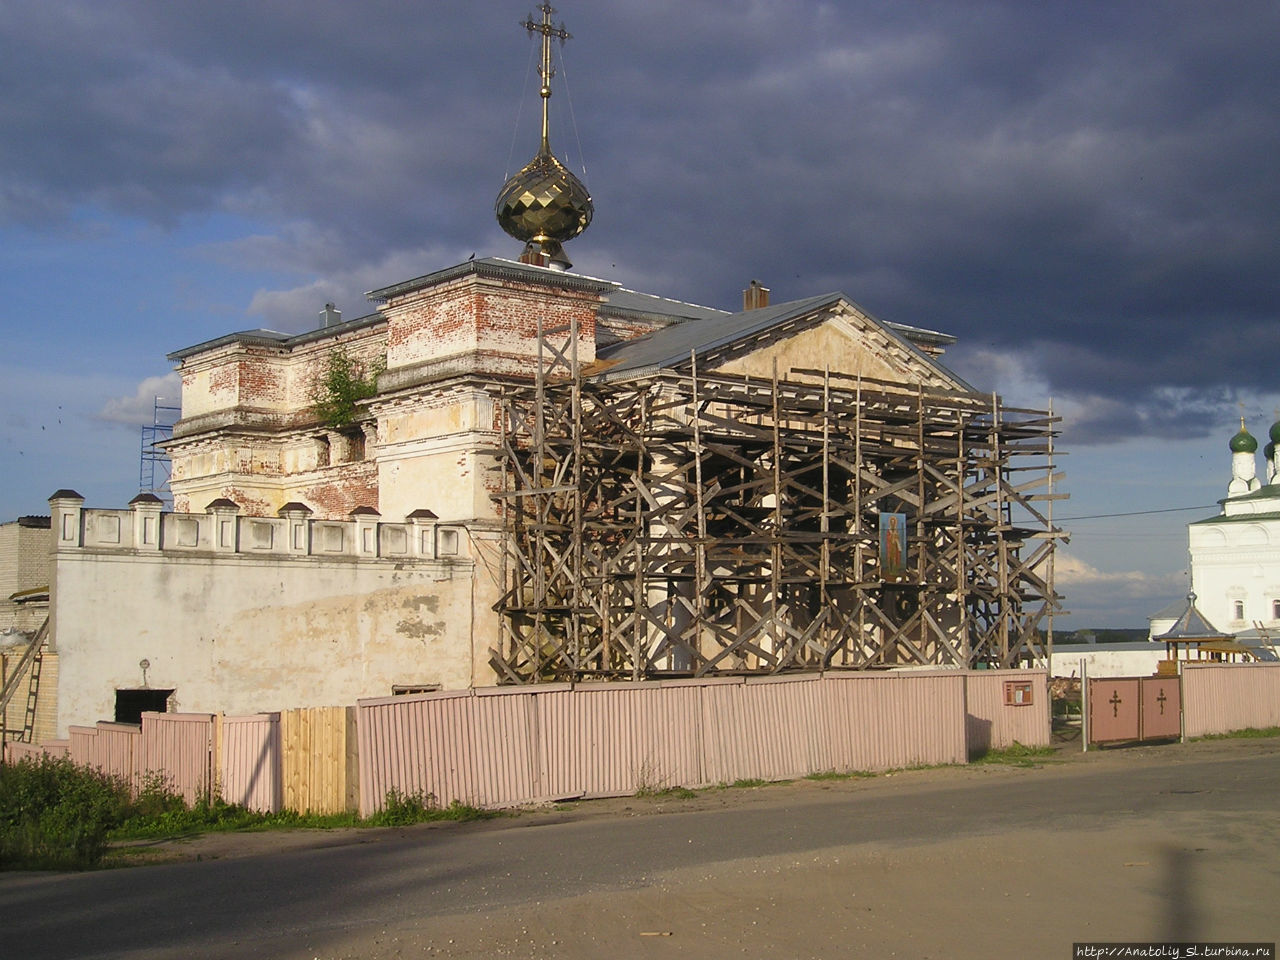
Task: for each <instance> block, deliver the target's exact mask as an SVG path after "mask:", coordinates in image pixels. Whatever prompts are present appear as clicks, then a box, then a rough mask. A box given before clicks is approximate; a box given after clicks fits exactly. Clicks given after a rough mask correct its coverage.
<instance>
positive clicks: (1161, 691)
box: [1156, 687, 1169, 717]
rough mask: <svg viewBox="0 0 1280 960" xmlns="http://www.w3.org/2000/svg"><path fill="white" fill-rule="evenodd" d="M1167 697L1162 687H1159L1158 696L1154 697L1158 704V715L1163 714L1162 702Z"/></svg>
mask: <svg viewBox="0 0 1280 960" xmlns="http://www.w3.org/2000/svg"><path fill="white" fill-rule="evenodd" d="M1167 699H1169V698H1168V697H1166V696H1165V695H1164V687H1161V688H1160V696H1158V697H1156V702H1157V703H1159V704H1160V716H1162V717H1163V716H1164V702H1165V701H1166V700H1167Z"/></svg>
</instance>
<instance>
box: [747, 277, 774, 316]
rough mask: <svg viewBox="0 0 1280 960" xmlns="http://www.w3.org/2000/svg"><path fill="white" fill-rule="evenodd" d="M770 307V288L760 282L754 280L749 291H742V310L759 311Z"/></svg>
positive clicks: (748, 287) (748, 286)
mask: <svg viewBox="0 0 1280 960" xmlns="http://www.w3.org/2000/svg"><path fill="white" fill-rule="evenodd" d="M768 305H769V288H768V287H766V286H763V285H762V284H761V283H760V281H759V280H752V281H751V283H750V284H748V285H747V289H745V290H743V291H742V309H743V310H759V309H760V308H761V307H767V306H768Z"/></svg>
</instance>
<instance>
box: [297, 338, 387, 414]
mask: <svg viewBox="0 0 1280 960" xmlns="http://www.w3.org/2000/svg"><path fill="white" fill-rule="evenodd" d="M386 368H387V362H386V360H385V359H383V358H381V357H379V358H378V359H376V360H374V361H372V362H368V361H364V360H356V359H354V358H353V357H352V356H351V355H350V354H348V353H347V352H346V350H344V349H342V348H341V347H339V348H338V349H336V350H334V351H333V352H332V353H330V354H329V358H328V361H327V363H326V364H325V367H324V370H322V371H321V373H320V375H319V376H318V377H317V378H316V381H315V383H314V384H313V385H312V390H311V401H312V405H311V409H312V412H314V413H315V415H316V416H317V417H319V418H320V419H321V420H322V421H323V422H324V424H325V426H327V427H332V428H333V429H335V430H341V429H343V428H344V427H349V426H351V424H352V423H354V422H355V419H356V408H357V406H358V405H359V403H360V401H361V400H368V399H369V398H370V397H372V396H374V395H375V394H376V393H377V392H378V377H380V376H381V375H382V373H383V371H384V370H386Z"/></svg>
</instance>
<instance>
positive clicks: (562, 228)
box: [493, 152, 595, 244]
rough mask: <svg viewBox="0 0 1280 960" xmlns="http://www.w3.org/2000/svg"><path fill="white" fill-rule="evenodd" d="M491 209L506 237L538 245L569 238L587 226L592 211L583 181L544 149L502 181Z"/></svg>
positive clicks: (563, 240) (589, 197)
mask: <svg viewBox="0 0 1280 960" xmlns="http://www.w3.org/2000/svg"><path fill="white" fill-rule="evenodd" d="M493 209H494V213H495V214H496V215H497V217H498V223H499V225H500V226H501V227H502V229H503V230H504V231H506V233H507V234H508V236H511V237H514V238H515V239H517V240H519V241H521V242H523V243H529V242H535V243H539V244H544V243H546V241H549V240H554V241H556V242H557V243H564V242H565V241H566V240H572V239H573V238H574V237H576V236H577V235H578V234H580V233H582V231H583V230H585V229H587V226H588V225H589V224H590V223H591V214H592V213H593V212H594V210H595V208H594V207H593V206H592V203H591V195H590V194H589V193H588V192H587V188H586V187H585V186H583V184H582V181H581V180H579V179H578V178H577V177H575V176H574V175H573V173H572V172H571V171H570V170H569V168H568V167H566V166H565V165H564V164H563V163H561V162H560V161H559V160H557V159H556V158H555V157H553V156H552V155H551V154H550V153H543V152H539V153H538V155H537V156H536V157H534V158H533V159H532V160H531V161H529V163H527V164H526V165H525V166H524V168H523V169H522V170H521V171H520V172H519V173H517V174H516V175H515V176H513V177H512V178H511V179H510V180H508V181H507V182H506V183H505V184H503V187H502V189H501V190H500V191H499V192H498V199H497V200H496V201H495V203H494V208H493Z"/></svg>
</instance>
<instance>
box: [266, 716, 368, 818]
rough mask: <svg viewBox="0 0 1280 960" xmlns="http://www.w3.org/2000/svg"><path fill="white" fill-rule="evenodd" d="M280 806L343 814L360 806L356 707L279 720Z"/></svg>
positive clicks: (304, 811)
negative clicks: (282, 803)
mask: <svg viewBox="0 0 1280 960" xmlns="http://www.w3.org/2000/svg"><path fill="white" fill-rule="evenodd" d="M280 744H281V776H282V780H283V802H284V806H285V807H286V808H288V809H290V810H297V811H298V812H299V813H307V812H311V813H343V812H345V811H348V810H355V809H357V808H358V806H359V802H360V774H359V760H358V756H357V745H356V708H355V707H305V708H301V709H296V710H285V711H283V712H282V713H281V714H280Z"/></svg>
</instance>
